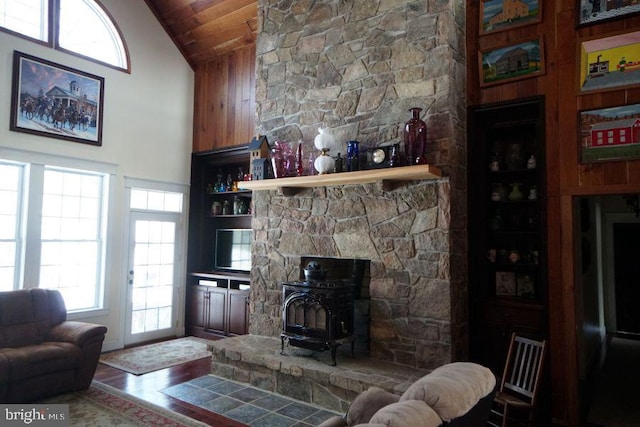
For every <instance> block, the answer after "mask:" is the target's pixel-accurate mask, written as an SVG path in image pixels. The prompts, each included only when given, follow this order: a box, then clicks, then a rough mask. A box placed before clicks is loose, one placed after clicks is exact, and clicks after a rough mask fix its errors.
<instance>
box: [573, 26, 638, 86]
mask: <svg viewBox="0 0 640 427" xmlns="http://www.w3.org/2000/svg"><path fill="white" fill-rule="evenodd" d="M638 52H640V31H634V32H631V33H623V34H618V35H613V36H609V37H604V38H598V39H593V40H587V41H583V42H582V43H580V88H579V90H580V92H589V91H604V90H611V89H617V88H619V87H623V86H631V85H634V86H635V85H638V84H640V57H639V56H638Z"/></svg>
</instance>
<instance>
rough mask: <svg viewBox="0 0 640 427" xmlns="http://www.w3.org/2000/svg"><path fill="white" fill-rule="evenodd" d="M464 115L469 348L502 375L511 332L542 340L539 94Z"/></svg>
mask: <svg viewBox="0 0 640 427" xmlns="http://www.w3.org/2000/svg"><path fill="white" fill-rule="evenodd" d="M469 119H470V125H471V126H470V128H469V138H470V141H469V163H468V164H469V188H470V189H472V191H469V197H468V201H469V253H470V257H469V260H470V264H469V269H470V271H469V284H470V286H469V289H470V297H471V298H470V302H471V305H470V315H471V319H470V322H469V325H470V329H471V333H470V344H471V348H470V351H471V357H472V358H473V359H474V360H475V361H478V362H480V363H482V364H484V365H486V366H488V367H490V368H491V369H492V370H493V371H494V372H495V373H497V374H501V370H502V368H503V366H504V361H505V358H506V352H507V347H508V344H509V338H510V335H511V332H514V331H515V332H518V333H520V334H523V335H526V336H529V337H532V338H548V332H547V330H548V328H547V297H548V292H547V268H546V214H545V156H544V154H545V153H544V123H543V122H544V99H543V98H534V99H528V100H523V101H517V102H510V103H503V104H493V105H487V106H483V107H479V108H475V109H472V110H471V111H470V117H469Z"/></svg>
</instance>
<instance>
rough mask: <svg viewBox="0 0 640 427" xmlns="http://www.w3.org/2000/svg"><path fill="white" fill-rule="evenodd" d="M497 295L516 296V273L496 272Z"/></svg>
mask: <svg viewBox="0 0 640 427" xmlns="http://www.w3.org/2000/svg"><path fill="white" fill-rule="evenodd" d="M496 295H497V296H515V295H516V273H515V272H513V271H496Z"/></svg>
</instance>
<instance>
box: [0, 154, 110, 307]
mask: <svg viewBox="0 0 640 427" xmlns="http://www.w3.org/2000/svg"><path fill="white" fill-rule="evenodd" d="M26 183H28V184H26ZM108 189H109V175H108V174H105V173H102V172H91V171H85V170H77V169H68V168H60V167H53V166H45V165H41V164H32V165H28V164H17V163H12V162H8V161H3V160H1V159H0V283H2V286H3V289H2V290H10V289H20V288H26V287H33V286H38V287H41V288H48V289H58V290H59V291H60V292H61V293H62V295H63V298H64V300H65V304H66V307H67V310H68V311H70V312H73V311H86V310H97V309H101V308H103V305H104V282H105V279H104V275H105V268H104V265H105V247H106V235H107V227H106V220H107V206H108V193H109V191H108ZM23 200H28V201H29V203H23V202H22V201H23ZM23 205H24V207H23ZM23 210H24V211H25V212H23ZM23 218H24V220H23ZM22 236H27V237H26V238H23V237H22ZM25 277H27V279H25ZM23 282H24V283H23ZM5 288H6V289H5Z"/></svg>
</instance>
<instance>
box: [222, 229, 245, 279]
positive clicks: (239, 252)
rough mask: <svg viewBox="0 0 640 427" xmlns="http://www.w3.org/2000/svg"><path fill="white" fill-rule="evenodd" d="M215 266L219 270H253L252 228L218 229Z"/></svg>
mask: <svg viewBox="0 0 640 427" xmlns="http://www.w3.org/2000/svg"><path fill="white" fill-rule="evenodd" d="M215 268H216V269H217V270H237V271H250V270H251V230H247V229H218V230H216V250H215Z"/></svg>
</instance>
